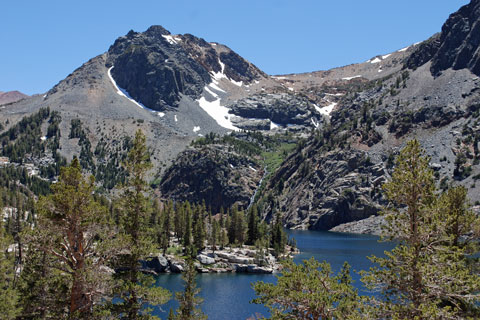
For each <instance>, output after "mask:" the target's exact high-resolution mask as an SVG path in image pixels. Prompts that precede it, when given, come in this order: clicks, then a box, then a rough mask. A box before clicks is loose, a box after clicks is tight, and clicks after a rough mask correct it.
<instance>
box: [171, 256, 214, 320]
mask: <svg viewBox="0 0 480 320" xmlns="http://www.w3.org/2000/svg"><path fill="white" fill-rule="evenodd" d="M196 275H197V271H196V270H195V265H194V264H193V260H192V259H188V260H187V265H186V269H185V272H184V273H183V274H182V279H183V281H184V282H185V285H184V290H183V292H177V293H176V294H175V297H176V299H177V301H178V303H179V307H178V309H177V314H176V315H174V314H173V311H172V310H170V314H169V316H168V319H169V320H170V319H171V320H202V319H207V316H206V315H205V314H204V313H203V312H202V310H200V309H199V308H198V306H199V305H200V304H201V303H202V301H203V299H202V298H199V297H198V294H199V293H200V289H198V288H197V286H196V283H195V276H196Z"/></svg>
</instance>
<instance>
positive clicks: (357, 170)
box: [265, 144, 387, 230]
mask: <svg viewBox="0 0 480 320" xmlns="http://www.w3.org/2000/svg"><path fill="white" fill-rule="evenodd" d="M305 155H308V158H306V157H305ZM386 175H387V172H386V171H385V170H384V168H383V163H379V164H373V163H371V162H370V161H369V160H368V158H367V156H366V155H365V154H364V153H362V152H359V151H354V150H345V151H340V150H334V151H330V152H326V153H322V152H317V147H316V146H315V144H311V145H309V146H307V147H306V149H305V150H304V152H302V153H299V154H296V155H295V156H292V157H291V158H290V159H288V160H287V161H286V162H285V163H284V164H283V165H282V167H281V168H280V169H279V170H278V171H277V173H276V174H275V175H274V177H273V178H272V180H271V181H270V183H269V189H270V190H276V192H273V193H272V194H271V195H269V196H267V197H266V199H267V203H268V205H269V206H270V208H269V210H267V211H266V213H267V215H266V216H265V218H266V219H267V220H269V219H271V218H272V212H274V211H276V210H280V211H281V212H282V213H283V219H284V224H285V226H286V227H287V228H298V229H314V230H329V229H331V228H332V227H334V226H336V225H339V224H342V223H345V222H350V221H355V220H360V219H364V218H367V217H369V216H371V215H375V214H376V213H377V212H378V211H379V210H380V207H379V205H378V203H379V202H380V201H381V195H380V192H379V191H380V186H381V184H382V183H383V182H384V181H385V176H386ZM269 198H270V200H269Z"/></svg>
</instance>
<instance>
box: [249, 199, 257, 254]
mask: <svg viewBox="0 0 480 320" xmlns="http://www.w3.org/2000/svg"><path fill="white" fill-rule="evenodd" d="M258 228H259V217H258V208H257V205H256V204H253V205H252V207H251V208H250V210H249V213H248V234H247V244H249V245H254V244H255V242H256V241H257V240H258V239H259V238H260V234H259V230H258Z"/></svg>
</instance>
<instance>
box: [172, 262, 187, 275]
mask: <svg viewBox="0 0 480 320" xmlns="http://www.w3.org/2000/svg"><path fill="white" fill-rule="evenodd" d="M170 270H171V271H172V272H174V273H180V272H183V270H185V266H184V263H183V262H180V261H172V262H171V263H170Z"/></svg>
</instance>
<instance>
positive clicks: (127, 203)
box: [112, 130, 170, 320]
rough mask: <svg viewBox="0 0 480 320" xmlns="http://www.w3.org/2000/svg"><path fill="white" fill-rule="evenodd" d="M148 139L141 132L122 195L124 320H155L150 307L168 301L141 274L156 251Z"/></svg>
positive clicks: (120, 310) (118, 307)
mask: <svg viewBox="0 0 480 320" xmlns="http://www.w3.org/2000/svg"><path fill="white" fill-rule="evenodd" d="M149 158H150V157H149V153H148V150H147V146H146V138H145V135H144V134H143V133H142V132H141V131H140V130H138V131H137V132H136V134H135V139H134V141H133V146H132V148H131V150H130V151H129V152H128V156H127V161H126V163H125V168H126V170H127V172H128V173H129V176H128V180H127V184H126V185H125V186H124V188H123V195H122V199H121V202H122V209H123V212H122V216H121V217H122V227H123V231H124V233H125V236H126V239H127V240H126V241H125V245H126V247H127V248H128V250H129V253H128V254H127V255H125V256H124V261H123V263H124V264H125V266H126V267H127V268H126V270H124V271H123V270H122V271H121V272H119V273H117V274H118V286H117V288H116V294H117V296H118V298H120V299H121V302H119V303H115V304H113V306H112V308H113V310H114V312H116V314H117V315H118V316H119V317H121V318H122V319H129V320H132V319H153V318H156V317H154V316H151V315H150V311H151V308H149V307H147V304H150V305H159V304H163V303H165V302H166V301H168V299H169V297H170V294H169V292H168V291H167V290H165V289H163V288H160V287H155V286H154V285H153V284H154V279H153V278H152V277H151V276H147V275H144V274H142V273H141V272H140V264H139V262H140V260H141V259H144V258H146V257H147V256H148V255H149V254H150V253H151V252H153V251H154V245H153V242H152V239H151V237H149V230H148V229H149V226H148V221H149V220H148V218H149V208H148V204H149V199H148V197H147V183H146V174H147V172H148V170H149V169H150V168H151V163H150V160H149Z"/></svg>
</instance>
